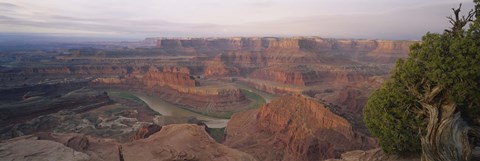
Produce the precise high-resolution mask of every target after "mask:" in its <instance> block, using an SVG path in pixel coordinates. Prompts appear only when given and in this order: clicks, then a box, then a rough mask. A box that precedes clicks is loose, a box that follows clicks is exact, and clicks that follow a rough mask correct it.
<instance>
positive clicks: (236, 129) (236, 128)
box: [225, 95, 375, 161]
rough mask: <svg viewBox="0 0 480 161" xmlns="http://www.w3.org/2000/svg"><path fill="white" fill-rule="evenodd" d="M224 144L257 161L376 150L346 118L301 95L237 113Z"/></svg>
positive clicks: (292, 160) (291, 160)
mask: <svg viewBox="0 0 480 161" xmlns="http://www.w3.org/2000/svg"><path fill="white" fill-rule="evenodd" d="M225 144H226V145H227V146H230V147H232V148H236V149H239V150H241V151H244V152H247V153H249V154H252V155H253V156H255V157H256V158H257V159H258V160H284V161H287V160H288V161H303V160H322V159H327V158H333V157H339V156H340V154H341V153H342V152H345V151H349V150H354V149H370V148H373V147H375V141H374V140H373V139H372V138H369V137H367V136H364V135H362V134H359V133H357V132H355V131H353V130H352V125H350V123H349V122H348V121H347V120H345V119H344V118H342V117H340V116H337V115H335V114H334V113H332V112H330V111H329V110H328V109H327V108H326V107H325V106H324V105H323V104H321V103H318V102H316V101H314V100H311V99H309V98H306V97H303V96H300V95H290V96H284V97H282V98H279V99H277V100H274V101H272V102H271V103H269V104H267V105H265V106H263V107H261V108H260V109H258V110H250V111H247V112H244V113H239V114H235V115H234V116H233V117H232V119H231V120H230V122H229V123H228V125H227V129H226V141H225Z"/></svg>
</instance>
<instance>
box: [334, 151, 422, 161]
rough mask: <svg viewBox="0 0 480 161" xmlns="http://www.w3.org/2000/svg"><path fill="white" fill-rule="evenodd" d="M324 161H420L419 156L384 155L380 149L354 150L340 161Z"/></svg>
mask: <svg viewBox="0 0 480 161" xmlns="http://www.w3.org/2000/svg"><path fill="white" fill-rule="evenodd" d="M325 161H420V156H409V157H402V156H398V155H388V154H385V153H384V152H383V151H382V149H380V148H377V149H372V150H368V151H362V150H356V151H350V152H346V153H343V154H342V157H341V159H328V160H325Z"/></svg>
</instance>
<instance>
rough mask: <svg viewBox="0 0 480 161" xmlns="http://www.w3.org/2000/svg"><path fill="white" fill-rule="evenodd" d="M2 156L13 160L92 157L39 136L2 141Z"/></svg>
mask: <svg viewBox="0 0 480 161" xmlns="http://www.w3.org/2000/svg"><path fill="white" fill-rule="evenodd" d="M0 158H2V160H5V161H13V160H36V161H50V160H71V161H88V160H90V159H91V158H90V157H89V156H88V155H87V154H85V153H82V152H78V151H75V150H73V149H71V148H69V147H66V146H64V145H62V144H60V143H57V142H53V141H48V140H37V138H35V137H33V138H28V137H24V138H16V139H15V140H8V141H2V142H0Z"/></svg>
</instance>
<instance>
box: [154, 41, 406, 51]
mask: <svg viewBox="0 0 480 161" xmlns="http://www.w3.org/2000/svg"><path fill="white" fill-rule="evenodd" d="M412 43H414V41H390V40H342V39H324V38H318V37H298V38H273V37H263V38H258V37H251V38H240V37H238V38H184V39H168V38H163V39H160V40H158V41H157V47H158V48H165V49H182V48H193V49H197V50H200V49H208V48H213V49H218V50H250V51H260V50H278V49H281V50H299V49H301V50H309V51H316V52H328V51H368V52H375V53H378V52H381V53H392V54H402V53H406V51H408V47H409V46H410V45H411V44H412Z"/></svg>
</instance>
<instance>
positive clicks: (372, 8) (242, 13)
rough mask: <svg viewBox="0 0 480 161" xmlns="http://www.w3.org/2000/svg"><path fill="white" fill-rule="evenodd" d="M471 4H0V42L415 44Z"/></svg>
mask: <svg viewBox="0 0 480 161" xmlns="http://www.w3.org/2000/svg"><path fill="white" fill-rule="evenodd" d="M459 3H463V4H464V5H463V6H464V7H463V12H462V13H466V12H467V11H468V10H469V9H470V8H472V7H473V3H472V2H471V0H423V1H421V2H418V1H415V0H404V1H398V2H390V1H388V2H385V1H381V0H365V1H362V2H360V1H355V0H345V1H333V0H319V1H314V0H301V1H295V2H293V1H285V0H279V1H270V0H261V1H254V0H246V1H220V0H204V1H194V0H178V1H171V0H163V1H150V0H138V1H114V0H100V1H95V2H94V3H92V2H91V1H90V2H85V1H75V0H62V1H59V0H45V1H27V0H15V1H14V0H2V1H0V12H2V13H4V14H2V16H0V22H1V23H2V25H1V26H0V34H3V35H5V34H7V35H20V36H21V35H42V36H45V35H47V36H61V37H62V36H66V37H94V38H95V37H96V38H108V39H119V40H133V39H135V40H139V39H142V38H145V37H237V36H238V37H253V36H255V37H256V36H258V37H264V36H272V37H292V36H319V37H325V38H340V39H341V38H352V39H391V40H418V39H420V38H421V36H422V35H423V34H425V33H426V32H442V31H443V30H444V29H445V28H447V27H448V26H449V23H448V20H447V19H446V18H445V17H446V16H449V15H451V13H452V12H451V9H450V8H453V7H455V8H456V7H458V4H459Z"/></svg>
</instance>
